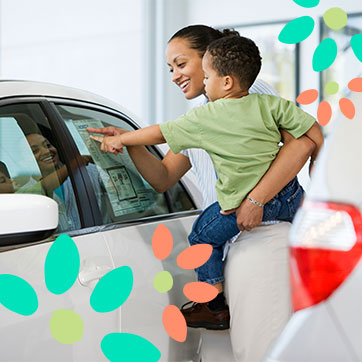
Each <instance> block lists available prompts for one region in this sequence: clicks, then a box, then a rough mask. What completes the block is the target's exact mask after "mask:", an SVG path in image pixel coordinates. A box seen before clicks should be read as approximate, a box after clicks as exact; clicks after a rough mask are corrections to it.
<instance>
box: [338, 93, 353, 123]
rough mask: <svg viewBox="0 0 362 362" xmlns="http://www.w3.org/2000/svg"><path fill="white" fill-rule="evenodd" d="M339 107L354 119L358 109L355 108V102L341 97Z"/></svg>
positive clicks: (344, 113) (348, 116)
mask: <svg viewBox="0 0 362 362" xmlns="http://www.w3.org/2000/svg"><path fill="white" fill-rule="evenodd" d="M339 108H340V109H341V112H342V113H343V115H344V116H345V117H347V118H349V119H353V118H354V116H355V114H356V109H355V108H354V104H353V103H352V101H351V100H349V99H348V98H341V99H340V100H339Z"/></svg>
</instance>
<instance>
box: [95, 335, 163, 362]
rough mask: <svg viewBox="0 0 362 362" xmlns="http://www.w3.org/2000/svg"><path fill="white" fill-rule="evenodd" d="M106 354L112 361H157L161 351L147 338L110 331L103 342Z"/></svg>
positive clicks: (102, 346) (103, 349)
mask: <svg viewBox="0 0 362 362" xmlns="http://www.w3.org/2000/svg"><path fill="white" fill-rule="evenodd" d="M101 348H102V351H103V353H104V355H105V356H106V357H107V358H108V359H109V360H110V361H112V362H116V361H139V362H156V361H158V360H159V359H160V358H161V352H160V351H159V350H158V349H157V348H156V347H155V346H154V345H153V344H152V343H151V342H149V341H147V339H145V338H143V337H140V336H137V335H136V334H131V333H110V334H107V335H106V336H104V338H103V339H102V342H101Z"/></svg>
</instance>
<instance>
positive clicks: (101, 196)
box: [54, 101, 200, 361]
mask: <svg viewBox="0 0 362 362" xmlns="http://www.w3.org/2000/svg"><path fill="white" fill-rule="evenodd" d="M54 106H55V107H56V110H57V111H58V112H59V113H60V115H61V117H62V119H63V120H64V122H65V124H66V126H67V128H68V131H69V132H70V133H71V135H72V138H73V140H74V142H75V143H76V145H77V149H78V151H79V152H80V154H81V155H82V156H83V157H91V159H92V161H93V162H94V164H93V166H91V167H90V166H89V165H88V166H87V167H86V169H87V172H88V173H89V176H90V179H91V180H92V186H93V188H94V190H95V194H96V199H97V204H98V207H99V209H100V212H101V215H102V228H101V232H100V234H101V235H102V237H103V239H104V240H105V242H106V243H107V246H108V248H109V250H110V253H111V255H112V261H113V263H114V266H115V267H116V268H117V267H122V266H125V265H127V266H129V267H131V269H132V271H133V275H134V284H133V290H132V293H131V295H130V296H129V299H128V301H127V302H126V303H124V305H122V307H121V308H120V315H119V331H121V332H124V333H132V334H136V335H139V336H141V337H143V338H146V339H147V340H148V341H150V342H151V343H153V344H154V345H155V346H156V347H157V348H158V349H159V350H160V351H161V360H162V361H189V360H197V359H198V353H197V351H198V346H199V340H200V334H199V331H197V330H189V332H188V337H187V340H186V342H184V343H179V342H176V341H174V340H172V339H171V338H170V337H169V336H168V335H167V333H166V331H165V330H164V328H163V325H162V313H163V310H164V308H165V307H166V306H167V305H169V304H173V305H176V306H178V307H180V306H181V305H182V304H183V303H185V302H187V301H188V300H187V299H186V298H185V297H184V296H183V293H182V289H183V286H184V285H185V284H186V283H187V282H190V281H195V280H196V278H195V273H194V271H193V270H182V269H181V268H179V267H178V266H177V263H176V257H177V255H178V254H179V253H180V252H181V251H182V250H184V249H186V248H187V247H188V246H189V245H188V241H187V235H188V233H189V231H190V230H191V227H192V223H193V221H194V220H195V218H196V217H197V214H198V212H195V206H194V203H193V202H192V200H191V199H190V197H189V195H188V194H187V192H186V190H185V188H184V187H183V186H182V184H180V183H178V184H176V185H175V186H174V187H173V188H172V189H171V190H169V191H168V192H166V193H164V194H159V193H157V192H155V191H154V190H153V188H152V187H151V186H150V185H149V183H148V182H147V181H146V180H145V179H144V178H143V177H142V176H141V175H140V174H139V172H138V171H137V168H136V167H135V165H134V164H133V162H132V160H131V158H130V157H129V155H128V153H127V149H125V150H124V152H123V153H122V154H119V155H117V156H115V155H112V154H107V153H104V152H102V151H100V148H99V147H100V144H99V143H98V142H96V141H94V140H92V139H90V137H89V136H90V134H89V133H88V132H87V131H86V128H87V127H93V128H99V127H108V126H115V127H120V128H123V129H127V130H132V129H135V127H136V125H135V124H134V123H133V122H132V120H131V119H130V118H129V117H127V116H126V115H124V114H114V113H112V112H110V111H109V110H105V109H102V108H100V107H98V108H97V107H94V106H93V107H91V106H90V105H85V104H70V103H67V102H64V101H59V102H57V101H55V102H54ZM149 151H150V152H152V153H153V154H154V156H155V157H158V158H159V155H158V154H157V151H156V150H155V149H152V148H149ZM95 180H98V181H97V182H95ZM141 222H142V223H141ZM160 225H164V226H166V227H167V228H168V229H169V230H170V231H171V234H172V236H173V245H174V247H173V251H172V253H171V255H170V256H169V257H168V258H167V259H165V260H162V261H160V260H158V259H156V258H155V256H154V255H153V250H152V237H153V234H154V232H155V230H156V228H157V227H159V226H160ZM165 271H168V272H169V273H171V275H172V278H173V287H172V289H171V290H169V291H168V292H166V293H160V292H158V291H157V290H156V289H155V287H154V282H153V281H154V278H155V277H156V275H158V274H159V273H161V272H165Z"/></svg>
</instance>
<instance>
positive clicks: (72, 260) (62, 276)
mask: <svg viewBox="0 0 362 362" xmlns="http://www.w3.org/2000/svg"><path fill="white" fill-rule="evenodd" d="M79 265H80V259H79V252H78V249H77V246H76V245H75V243H74V241H73V240H72V238H71V237H69V236H68V235H66V234H62V235H60V236H58V237H57V239H56V240H55V241H54V243H53V245H52V246H51V248H50V249H49V251H48V255H47V257H46V259H45V266H44V273H45V284H46V286H47V288H48V290H49V291H50V292H51V293H53V294H62V293H65V292H66V291H67V290H68V289H70V288H71V287H72V285H73V284H74V282H75V281H76V280H77V276H78V273H79Z"/></svg>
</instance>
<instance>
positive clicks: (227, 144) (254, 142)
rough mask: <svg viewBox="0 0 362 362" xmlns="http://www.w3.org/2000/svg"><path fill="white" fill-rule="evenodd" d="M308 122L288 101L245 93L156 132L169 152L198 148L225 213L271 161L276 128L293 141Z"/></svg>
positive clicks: (310, 120) (193, 112)
mask: <svg viewBox="0 0 362 362" xmlns="http://www.w3.org/2000/svg"><path fill="white" fill-rule="evenodd" d="M314 122H315V119H314V118H313V117H312V116H311V115H309V114H308V113H305V112H304V111H302V110H301V109H300V108H298V107H297V106H296V105H295V103H294V102H291V101H287V100H285V99H283V98H280V97H276V96H272V95H265V94H263V95H261V94H250V95H248V96H245V97H242V98H237V99H225V98H223V99H218V100H217V101H215V102H210V103H207V104H206V105H204V106H202V107H198V108H194V109H192V110H191V111H189V112H187V113H186V114H185V115H183V116H181V117H179V118H178V119H176V120H175V121H169V122H166V123H163V124H160V128H161V132H162V134H163V136H164V138H165V139H166V141H167V143H168V145H169V146H170V148H171V150H172V151H173V152H174V153H179V152H180V151H181V150H184V149H187V148H202V149H204V150H205V151H206V152H207V153H208V154H209V155H210V157H211V159H212V162H213V164H214V167H215V170H216V172H217V176H218V179H217V182H216V193H217V199H218V202H219V204H220V206H221V208H222V209H223V210H228V209H232V208H235V207H238V206H239V205H240V203H241V202H242V200H243V199H244V198H245V197H246V196H247V194H248V193H249V192H250V191H251V190H252V189H253V188H254V186H255V185H256V184H257V183H258V181H259V180H260V179H261V178H262V176H263V175H264V174H265V172H266V171H267V170H268V168H269V166H270V164H271V163H272V161H273V160H274V159H275V157H276V155H277V153H278V151H279V146H278V143H279V142H280V140H281V136H280V132H279V128H283V129H285V130H286V131H288V132H289V133H290V134H292V135H293V136H294V137H295V138H299V137H300V136H302V135H303V134H304V133H306V132H307V131H308V130H309V129H310V128H311V127H312V125H313V124H314Z"/></svg>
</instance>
